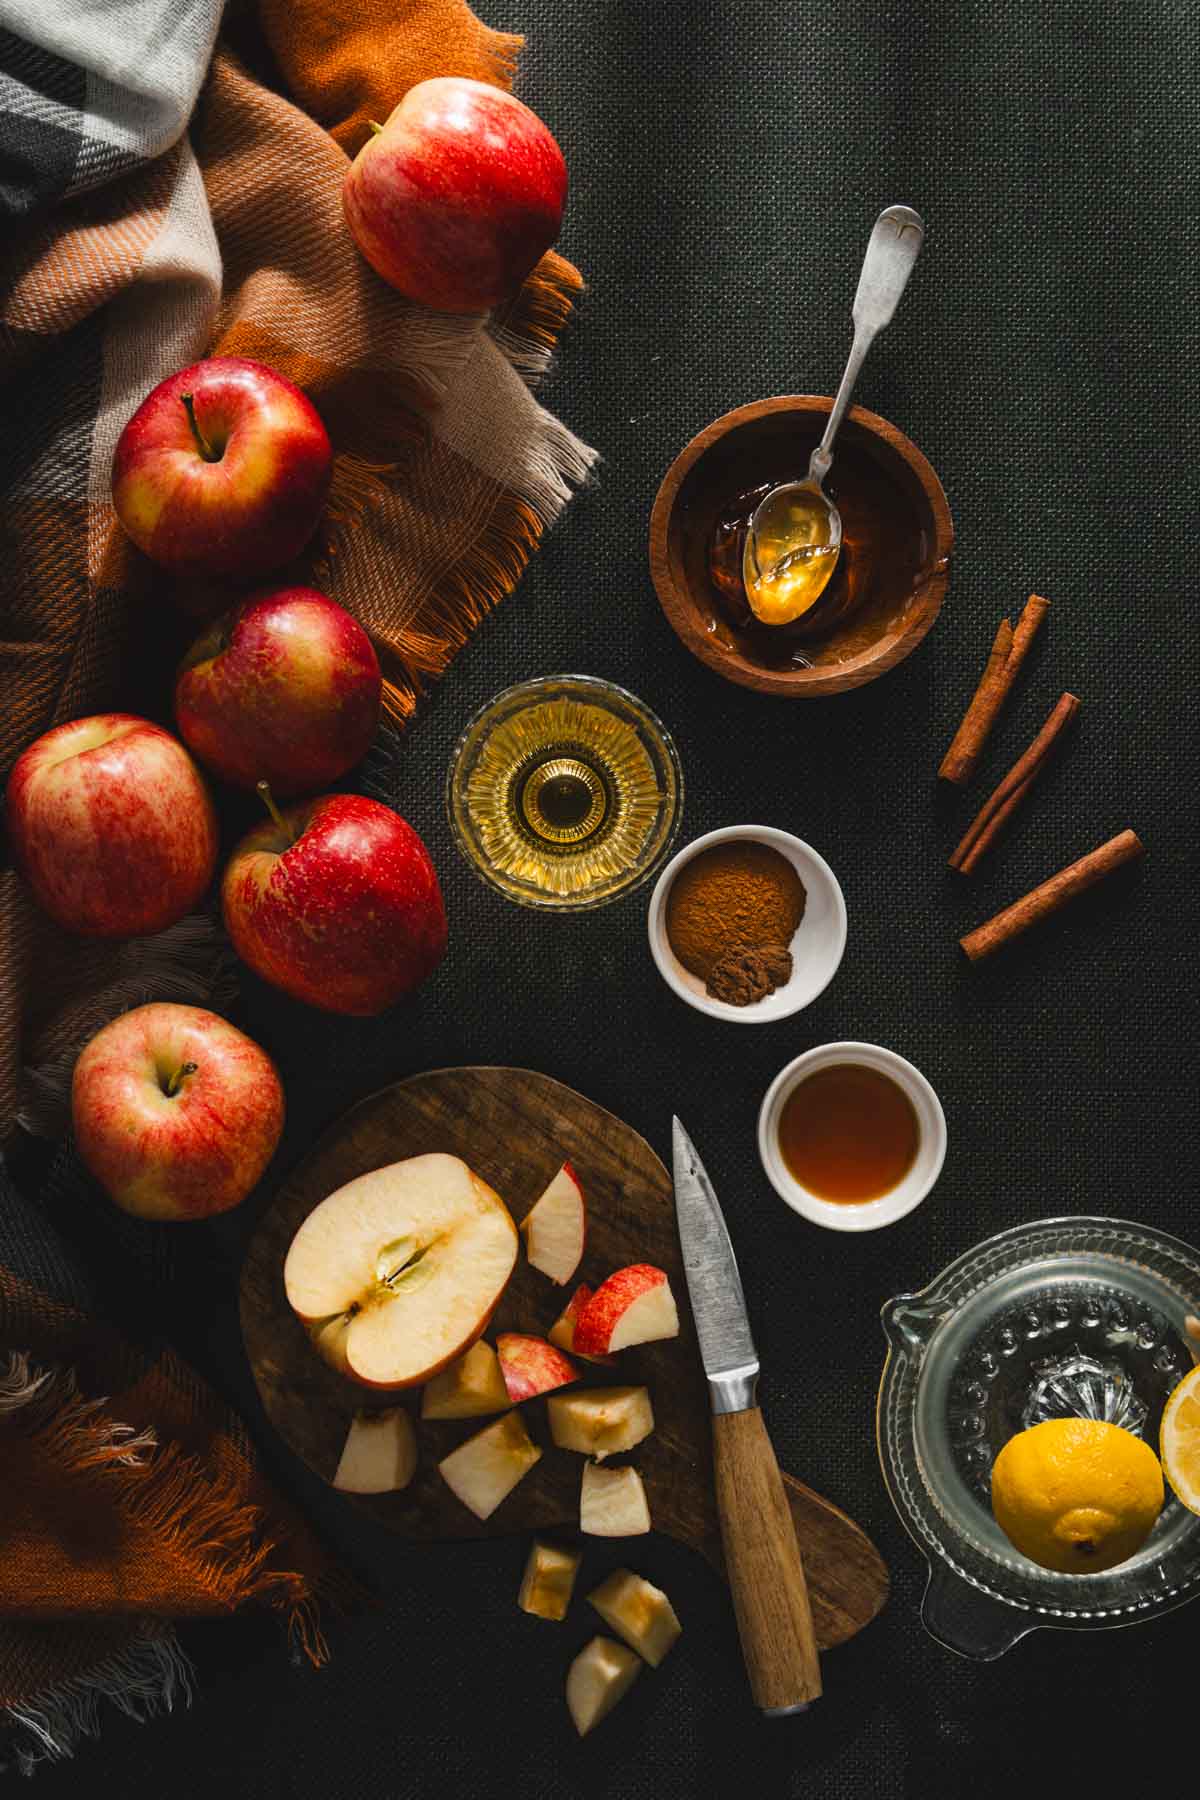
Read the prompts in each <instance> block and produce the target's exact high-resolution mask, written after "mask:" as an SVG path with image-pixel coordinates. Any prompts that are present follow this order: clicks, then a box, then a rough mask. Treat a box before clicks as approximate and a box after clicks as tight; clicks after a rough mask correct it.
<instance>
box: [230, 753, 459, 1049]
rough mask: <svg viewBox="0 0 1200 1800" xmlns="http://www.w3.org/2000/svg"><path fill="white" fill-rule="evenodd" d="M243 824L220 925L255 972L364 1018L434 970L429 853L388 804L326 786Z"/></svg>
mask: <svg viewBox="0 0 1200 1800" xmlns="http://www.w3.org/2000/svg"><path fill="white" fill-rule="evenodd" d="M258 786H259V792H260V794H261V795H262V798H263V801H264V803H265V804H266V806H267V808H268V810H269V812H270V815H271V816H270V818H269V819H268V820H267V821H266V822H265V823H264V824H262V825H259V826H257V827H256V828H255V829H254V830H252V831H250V832H248V833H247V835H246V836H245V837H244V838H243V839H242V841H241V843H240V844H238V846H237V848H236V849H235V850H234V852H233V855H232V856H231V857H230V859H229V863H228V866H227V868H226V870H225V875H224V878H223V880H222V883H221V906H222V911H223V913H224V917H225V927H226V930H227V931H228V932H229V935H230V937H231V938H232V940H233V947H234V949H235V950H236V951H237V953H238V955H239V956H240V957H241V958H242V961H243V962H245V963H248V964H249V966H250V967H251V968H252V969H253V970H254V972H255V974H256V975H261V976H262V978H263V980H264V981H269V982H272V983H273V984H274V985H275V986H276V987H278V988H282V989H283V991H284V993H285V994H290V995H291V996H292V998H293V999H295V1000H302V1001H304V1002H305V1003H306V1004H307V1005H309V1006H317V1007H320V1008H322V1009H323V1010H324V1011H326V1012H336V1013H351V1014H355V1015H358V1016H360V1017H369V1016H370V1015H372V1014H374V1013H381V1012H383V1011H384V1009H385V1008H386V1007H389V1006H391V1005H392V1004H393V1003H394V1002H395V1001H396V1000H398V999H399V998H400V996H401V995H402V994H406V993H408V992H409V990H410V989H412V988H414V987H416V986H417V985H418V983H420V982H422V981H424V979H425V977H426V976H427V975H429V974H431V973H432V972H433V970H434V969H435V968H436V967H437V965H438V963H439V962H440V961H441V960H442V956H443V954H444V953H445V949H446V911H445V907H444V906H443V904H442V894H441V889H440V888H439V886H438V879H437V875H436V874H435V872H434V867H433V864H432V862H431V861H430V860H429V852H428V851H427V850H426V848H425V846H424V844H423V843H422V842H421V839H420V838H419V837H418V836H417V834H416V832H415V831H414V830H413V828H412V826H411V825H409V824H408V823H406V821H405V820H404V819H402V818H401V817H400V815H399V813H396V812H393V811H392V809H391V807H389V806H382V805H381V804H380V803H379V801H378V800H368V799H365V798H364V797H363V796H362V795H360V794H326V795H324V796H322V797H321V798H319V799H316V800H305V801H301V802H300V803H299V804H298V805H296V806H292V807H290V808H289V809H288V810H287V811H286V812H281V811H280V809H279V808H278V807H277V806H276V804H275V801H274V799H273V798H272V796H271V792H270V788H269V786H268V784H267V783H266V782H260V783H259V784H258Z"/></svg>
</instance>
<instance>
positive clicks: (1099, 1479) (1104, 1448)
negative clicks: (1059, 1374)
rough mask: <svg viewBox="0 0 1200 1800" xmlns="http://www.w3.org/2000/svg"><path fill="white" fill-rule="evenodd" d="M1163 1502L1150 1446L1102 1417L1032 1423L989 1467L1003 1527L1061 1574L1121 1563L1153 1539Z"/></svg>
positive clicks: (1032, 1558) (1088, 1571) (1020, 1545)
mask: <svg viewBox="0 0 1200 1800" xmlns="http://www.w3.org/2000/svg"><path fill="white" fill-rule="evenodd" d="M1198 1405H1200V1403H1198ZM1162 1503H1163V1478H1162V1468H1161V1466H1160V1464H1159V1460H1158V1458H1157V1456H1155V1454H1154V1452H1153V1450H1152V1449H1151V1448H1150V1446H1149V1444H1147V1443H1145V1442H1144V1441H1143V1440H1142V1439H1141V1438H1139V1437H1134V1435H1133V1433H1132V1432H1131V1431H1124V1430H1122V1428H1121V1426H1119V1425H1108V1424H1106V1423H1105V1422H1104V1421H1103V1420H1102V1419H1046V1420H1045V1421H1044V1422H1043V1423H1042V1424H1041V1425H1031V1426H1030V1428H1029V1430H1028V1431H1021V1432H1018V1433H1017V1435H1016V1437H1013V1438H1009V1440H1008V1442H1007V1444H1005V1446H1004V1448H1003V1450H1001V1452H1000V1454H999V1456H998V1457H997V1458H996V1460H995V1462H994V1464H993V1465H992V1511H993V1512H994V1513H995V1515H996V1523H997V1524H998V1525H999V1527H1000V1529H1001V1531H1003V1532H1004V1534H1005V1536H1006V1537H1007V1538H1009V1539H1010V1540H1011V1541H1012V1543H1013V1544H1014V1545H1015V1546H1016V1548H1017V1549H1018V1550H1020V1551H1021V1553H1022V1555H1024V1556H1027V1557H1029V1559H1030V1561H1031V1562H1035V1563H1040V1564H1041V1566H1042V1568H1044V1569H1058V1570H1061V1571H1062V1572H1063V1573H1064V1574H1069V1575H1088V1574H1095V1573H1096V1572H1097V1571H1098V1570H1100V1569H1111V1568H1114V1567H1115V1566H1116V1564H1117V1563H1122V1562H1124V1561H1125V1560H1126V1559H1127V1558H1128V1557H1130V1556H1132V1555H1133V1553H1134V1551H1135V1550H1137V1549H1139V1548H1140V1547H1141V1545H1142V1544H1144V1543H1145V1541H1146V1539H1147V1538H1148V1537H1149V1535H1150V1530H1151V1527H1152V1526H1153V1524H1154V1521H1155V1519H1157V1517H1158V1515H1159V1513H1160V1512H1161V1511H1162Z"/></svg>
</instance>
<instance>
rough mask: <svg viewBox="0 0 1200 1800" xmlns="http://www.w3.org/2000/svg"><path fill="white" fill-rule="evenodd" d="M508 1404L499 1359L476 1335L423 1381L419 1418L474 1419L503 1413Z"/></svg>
mask: <svg viewBox="0 0 1200 1800" xmlns="http://www.w3.org/2000/svg"><path fill="white" fill-rule="evenodd" d="M511 1405H512V1401H511V1400H510V1399H509V1397H508V1389H507V1388H506V1387H505V1385H504V1377H503V1375H502V1374H501V1373H500V1358H499V1357H498V1356H497V1355H496V1352H495V1351H494V1350H493V1349H492V1346H491V1345H490V1344H485V1343H484V1341H483V1339H482V1338H476V1340H475V1342H474V1343H473V1344H472V1345H471V1348H470V1349H469V1350H467V1351H464V1353H463V1354H462V1356H459V1357H456V1358H455V1360H454V1361H453V1362H452V1363H450V1364H449V1365H448V1366H447V1367H446V1368H444V1369H443V1370H442V1371H441V1373H440V1374H439V1375H435V1376H434V1378H433V1380H432V1381H430V1382H429V1383H427V1385H426V1387H425V1389H424V1391H423V1392H422V1394H421V1417H422V1418H423V1419H478V1418H481V1417H482V1416H483V1415H484V1414H485V1413H498V1412H507V1411H508V1409H509V1407H510V1406H511Z"/></svg>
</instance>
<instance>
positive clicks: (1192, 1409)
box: [1158, 1365, 1200, 1513]
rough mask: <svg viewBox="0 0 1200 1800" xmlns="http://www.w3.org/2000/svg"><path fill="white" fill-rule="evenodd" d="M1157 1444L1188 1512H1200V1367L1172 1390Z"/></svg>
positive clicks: (1171, 1480)
mask: <svg viewBox="0 0 1200 1800" xmlns="http://www.w3.org/2000/svg"><path fill="white" fill-rule="evenodd" d="M1158 1442H1159V1449H1160V1450H1161V1452H1162V1459H1163V1468H1164V1469H1165V1470H1166V1471H1167V1480H1168V1481H1169V1482H1170V1484H1171V1486H1172V1487H1173V1488H1174V1489H1175V1492H1176V1494H1178V1496H1179V1498H1180V1499H1181V1500H1182V1501H1183V1504H1184V1505H1185V1506H1186V1507H1187V1508H1188V1510H1189V1511H1190V1512H1194V1513H1200V1365H1198V1366H1197V1367H1196V1368H1194V1369H1193V1370H1192V1371H1191V1373H1190V1374H1189V1375H1185V1376H1184V1378H1183V1380H1182V1381H1181V1382H1180V1383H1179V1385H1178V1387H1176V1388H1175V1389H1174V1390H1173V1391H1172V1394H1171V1398H1170V1399H1169V1400H1168V1401H1167V1404H1166V1406H1165V1407H1164V1409H1163V1416H1162V1434H1161V1436H1160V1437H1159V1440H1158Z"/></svg>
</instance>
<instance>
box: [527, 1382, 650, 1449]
mask: <svg viewBox="0 0 1200 1800" xmlns="http://www.w3.org/2000/svg"><path fill="white" fill-rule="evenodd" d="M546 1413H547V1417H548V1418H549V1420H550V1436H551V1437H552V1438H553V1439H554V1441H555V1443H556V1444H557V1445H558V1446H559V1448H560V1449H562V1450H581V1451H582V1452H583V1454H584V1456H594V1457H595V1458H596V1460H597V1462H602V1461H603V1460H604V1458H605V1457H606V1456H612V1455H614V1454H615V1453H616V1452H617V1451H618V1450H632V1449H633V1447H634V1445H635V1444H640V1443H641V1441H642V1439H643V1438H644V1437H649V1435H650V1433H651V1432H652V1431H653V1430H654V1412H653V1409H652V1408H651V1405H650V1395H649V1394H648V1392H647V1391H646V1389H645V1388H644V1387H609V1388H579V1389H578V1390H577V1391H576V1392H575V1393H573V1394H559V1395H556V1396H555V1398H554V1399H553V1400H547V1402H546Z"/></svg>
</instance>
